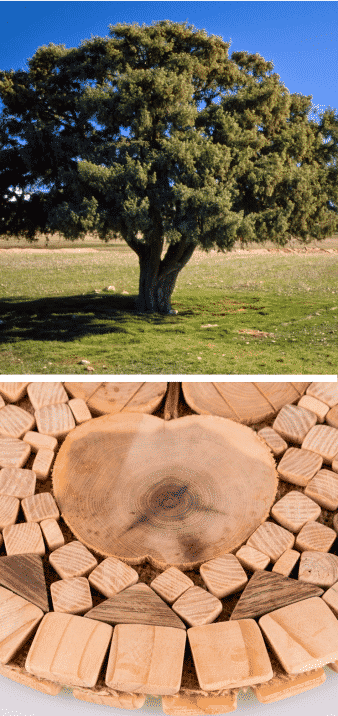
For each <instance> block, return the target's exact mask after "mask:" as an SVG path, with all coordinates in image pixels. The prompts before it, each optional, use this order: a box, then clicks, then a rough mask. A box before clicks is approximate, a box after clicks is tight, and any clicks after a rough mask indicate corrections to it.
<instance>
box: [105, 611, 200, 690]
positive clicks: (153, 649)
mask: <svg viewBox="0 0 338 716" xmlns="http://www.w3.org/2000/svg"><path fill="white" fill-rule="evenodd" d="M185 643H186V634H185V632H183V631H182V630H181V629H174V628H172V627H165V626H150V625H149V624H118V625H117V626H116V627H115V629H114V634H113V639H112V643H111V648H110V654H109V659H108V666H107V673H106V684H107V686H109V688H110V689H116V690H117V691H134V692H136V693H139V694H149V693H150V694H154V693H156V694H164V695H170V694H175V693H177V691H179V689H180V685H181V679H182V670H183V659H184V650H185Z"/></svg>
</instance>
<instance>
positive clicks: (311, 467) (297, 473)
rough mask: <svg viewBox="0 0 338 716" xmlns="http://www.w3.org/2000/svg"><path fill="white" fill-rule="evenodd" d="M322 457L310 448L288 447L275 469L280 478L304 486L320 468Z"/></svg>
mask: <svg viewBox="0 0 338 716" xmlns="http://www.w3.org/2000/svg"><path fill="white" fill-rule="evenodd" d="M322 464H323V458H322V457H321V456H320V455H316V454H315V453H314V452H311V451H310V450H303V448H293V447H292V448H289V449H288V450H287V451H286V453H285V454H284V455H283V457H282V459H281V461H280V463H279V465H278V467H277V470H278V474H279V476H280V477H281V479H282V480H284V481H285V482H291V484H292V485H300V486H301V487H305V486H306V485H307V484H308V482H309V480H311V478H312V477H313V476H314V475H315V474H316V472H318V470H320V468H321V466H322Z"/></svg>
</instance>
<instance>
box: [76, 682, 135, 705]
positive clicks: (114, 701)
mask: <svg viewBox="0 0 338 716" xmlns="http://www.w3.org/2000/svg"><path fill="white" fill-rule="evenodd" d="M73 696H74V698H75V699H79V700H80V701H88V702H89V703H90V704H99V705H100V706H113V708H121V709H128V711H131V710H133V709H141V708H142V706H143V705H144V703H145V700H146V698H147V697H146V695H143V694H127V693H125V692H123V691H121V692H117V691H111V690H110V689H108V688H105V689H98V688H97V687H96V689H95V690H93V689H84V688H81V687H79V686H77V687H75V689H73Z"/></svg>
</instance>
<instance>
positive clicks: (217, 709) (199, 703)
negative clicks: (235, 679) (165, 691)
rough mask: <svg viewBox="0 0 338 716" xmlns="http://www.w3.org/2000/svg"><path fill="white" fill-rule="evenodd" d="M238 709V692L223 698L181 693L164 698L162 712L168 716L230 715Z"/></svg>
mask: <svg viewBox="0 0 338 716" xmlns="http://www.w3.org/2000/svg"><path fill="white" fill-rule="evenodd" d="M236 708H237V691H229V692H226V693H224V694H223V695H221V696H213V695H212V694H210V695H209V696H206V695H204V694H202V693H201V694H197V693H196V694H187V693H185V692H184V691H180V692H179V693H178V694H174V696H162V710H163V711H164V713H165V714H168V716H201V714H202V715H203V714H228V713H231V711H235V710H236Z"/></svg>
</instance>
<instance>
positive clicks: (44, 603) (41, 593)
mask: <svg viewBox="0 0 338 716" xmlns="http://www.w3.org/2000/svg"><path fill="white" fill-rule="evenodd" d="M0 585H1V586H2V587H6V589H10V590H11V591H12V592H15V594H18V595H19V596H20V597H23V598H24V599H27V600H28V601H29V602H32V604H35V605H36V606H37V607H39V608H40V609H42V611H43V612H48V611H49V606H48V596H47V588H46V581H45V575H44V571H43V564H42V559H41V557H40V556H39V555H37V554H22V555H11V556H9V557H8V556H7V557H0Z"/></svg>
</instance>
